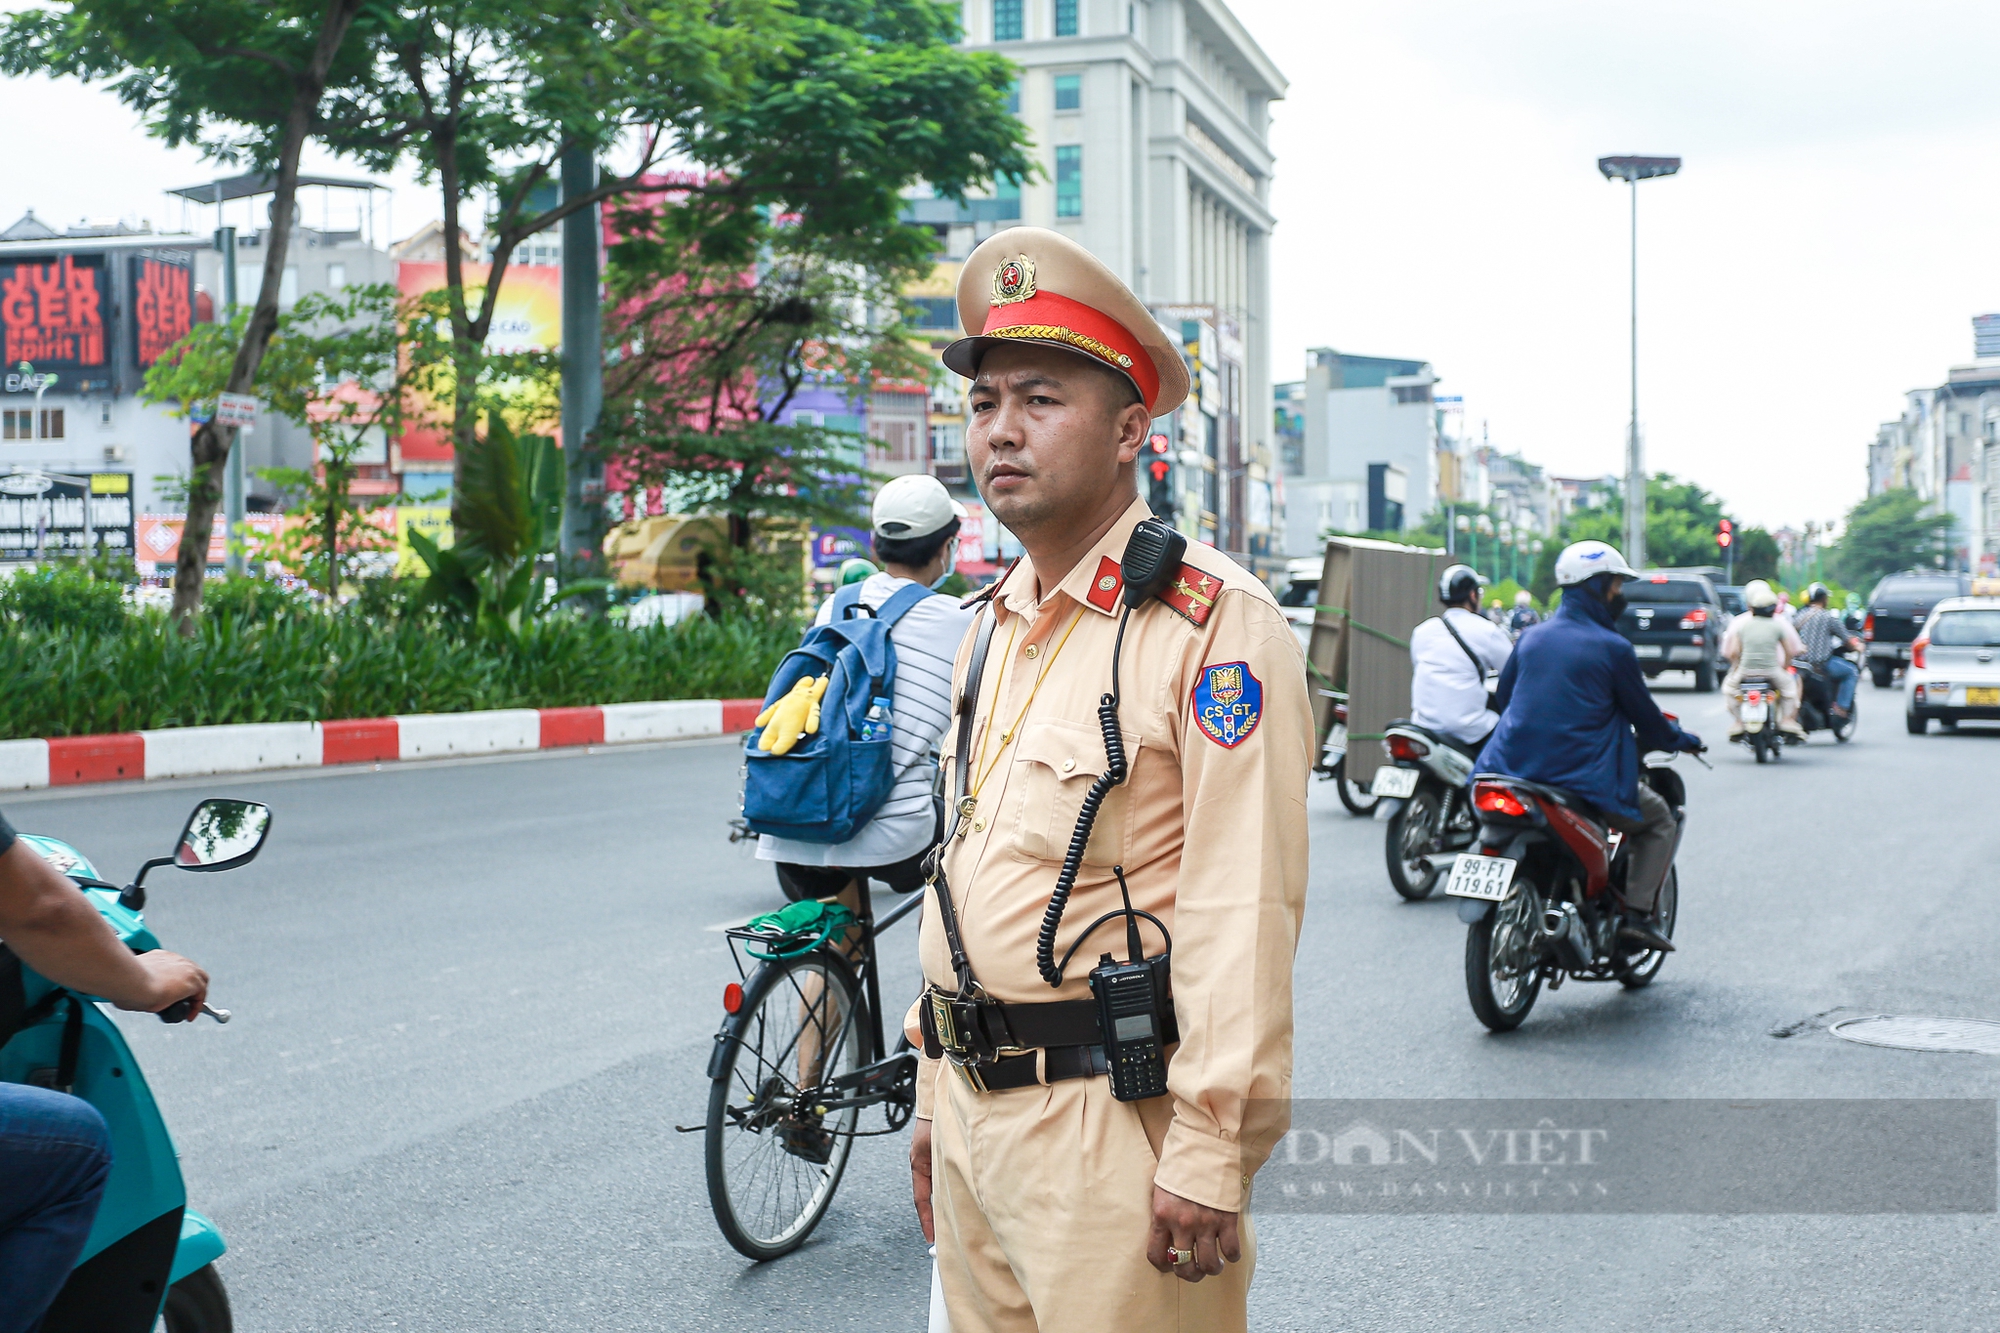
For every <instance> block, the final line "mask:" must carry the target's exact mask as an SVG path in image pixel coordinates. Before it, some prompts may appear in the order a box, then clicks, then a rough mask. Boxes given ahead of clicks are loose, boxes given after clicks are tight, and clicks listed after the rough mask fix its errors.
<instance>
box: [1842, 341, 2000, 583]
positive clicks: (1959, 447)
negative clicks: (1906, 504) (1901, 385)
mask: <svg viewBox="0 0 2000 1333" xmlns="http://www.w3.org/2000/svg"><path fill="white" fill-rule="evenodd" d="M1973 335H1974V351H1975V352H1976V353H1978V354H1979V358H1978V359H1977V360H1975V361H1974V362H1972V363H1971V364H1969V365H1961V366H1953V367H1952V368H1951V369H1950V371H1948V372H1947V373H1946V376H1945V382H1944V383H1943V384H1940V385H1937V386H1935V387H1933V388H1925V389H1912V390H1910V391H1909V392H1907V393H1906V394H1904V395H1903V413H1902V415H1901V416H1900V417H1898V418H1897V419H1896V420H1894V421H1888V422H1884V423H1883V424H1882V426H1881V427H1880V428H1879V429H1878V430H1877V431H1876V433H1875V439H1874V441H1873V442H1872V443H1871V444H1870V445H1869V447H1868V493H1869V494H1870V495H1879V494H1881V493H1882V492H1883V491H1886V490H1897V489H1908V490H1912V491H1915V492H1916V493H1917V495H1918V496H1919V497H1920V498H1921V499H1923V500H1924V501H1925V502H1926V503H1927V504H1928V506H1929V507H1930V508H1931V509H1932V510H1934V511H1936V512H1942V513H1948V514H1950V515H1951V516H1952V520H1953V522H1952V534H1951V538H1950V541H1949V542H1948V544H1947V550H1948V555H1947V563H1948V564H1949V565H1950V567H1951V568H1954V569H1962V570H1968V571H1971V572H1973V573H1987V574H1991V573H1995V572H2000V570H1997V569H1996V567H2000V358H1996V353H2000V324H1997V323H1996V321H1995V319H1994V317H1993V316H1990V315H1982V316H1978V317H1976V318H1975V319H1974V320H1973Z"/></svg>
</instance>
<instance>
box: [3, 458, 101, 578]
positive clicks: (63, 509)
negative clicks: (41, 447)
mask: <svg viewBox="0 0 2000 1333" xmlns="http://www.w3.org/2000/svg"><path fill="white" fill-rule="evenodd" d="M85 484H86V482H85V479H84V478H83V477H81V476H78V477H67V476H64V477H52V476H49V475H48V474H46V473H42V472H33V471H15V472H10V473H7V474H5V475H4V476H0V560H38V559H42V558H45V557H47V556H52V555H80V554H83V553H85V552H87V551H88V550H89V549H90V547H91V545H92V543H93V542H94V543H95V545H96V548H97V549H98V550H99V551H105V552H110V553H112V554H115V555H131V554H132V474H131V473H129V472H95V473H92V474H90V476H89V480H88V485H89V488H90V513H89V521H88V526H87V527H86V523H85V515H84V510H83V503H84V487H85Z"/></svg>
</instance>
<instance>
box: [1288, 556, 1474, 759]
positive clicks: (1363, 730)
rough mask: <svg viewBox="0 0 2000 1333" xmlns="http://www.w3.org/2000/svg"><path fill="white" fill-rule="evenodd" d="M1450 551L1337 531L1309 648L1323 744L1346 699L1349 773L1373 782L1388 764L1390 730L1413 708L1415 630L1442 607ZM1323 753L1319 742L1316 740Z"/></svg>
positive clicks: (1315, 721)
mask: <svg viewBox="0 0 2000 1333" xmlns="http://www.w3.org/2000/svg"><path fill="white" fill-rule="evenodd" d="M1451 561H1452V557H1451V556H1449V555H1446V554H1445V553H1444V552H1443V551H1438V550H1433V549H1431V548H1429V547H1424V546H1403V545H1400V544H1399V543H1396V542H1383V541H1373V540H1371V539H1369V538H1366V537H1332V538H1329V539H1328V540H1327V543H1326V562H1325V564H1324V565H1323V566H1322V568H1321V571H1320V583H1319V597H1318V610H1317V611H1316V613H1315V614H1314V616H1313V627H1312V638H1311V640H1310V642H1309V643H1308V645H1307V648H1306V663H1307V668H1308V675H1309V676H1310V678H1311V682H1312V685H1313V701H1312V702H1313V726H1314V730H1315V732H1316V733H1317V738H1318V746H1324V745H1325V744H1326V736H1327V732H1328V730H1329V729H1330V728H1331V727H1332V725H1333V706H1334V700H1333V699H1332V698H1330V697H1329V693H1330V692H1334V691H1338V692H1341V693H1345V694H1346V695H1347V696H1348V700H1347V711H1348V715H1347V728H1348V732H1347V739H1348V750H1347V777H1348V778H1349V779H1350V780H1351V781H1354V782H1359V783H1363V784H1365V783H1367V782H1369V781H1370V780H1371V779H1372V778H1373V777H1374V776H1375V770H1376V769H1377V768H1379V767H1380V766H1381V764H1382V746H1381V744H1380V742H1381V739H1382V734H1383V731H1384V729H1385V728H1386V727H1387V726H1388V724H1389V723H1390V722H1391V721H1392V720H1393V719H1395V718H1399V717H1407V716H1408V715H1409V710H1410V631H1411V630H1414V629H1415V628H1416V627H1417V626H1418V625H1419V624H1421V623H1423V622H1424V621H1425V620H1427V619H1429V618H1430V617H1431V616H1432V615H1434V614H1435V613H1436V611H1437V609H1438V608H1437V578H1438V575H1439V574H1441V573H1443V572H1444V568H1445V566H1446V565H1448V564H1450V563H1451ZM1314 752H1315V753H1318V747H1317V746H1316V747H1315V751H1314Z"/></svg>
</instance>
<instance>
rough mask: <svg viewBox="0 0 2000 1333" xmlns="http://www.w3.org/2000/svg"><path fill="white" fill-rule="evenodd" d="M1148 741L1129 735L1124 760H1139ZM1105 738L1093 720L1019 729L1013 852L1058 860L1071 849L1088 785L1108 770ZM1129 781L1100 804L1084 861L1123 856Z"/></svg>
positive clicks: (1128, 835)
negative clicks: (1019, 740)
mask: <svg viewBox="0 0 2000 1333" xmlns="http://www.w3.org/2000/svg"><path fill="white" fill-rule="evenodd" d="M1144 743H1145V742H1144V740H1143V739H1142V738H1140V737H1138V736H1134V735H1132V734H1131V733H1129V732H1128V733H1126V736H1125V760H1126V763H1127V764H1128V765H1136V764H1137V761H1138V758H1139V750H1140V747H1141V746H1142V745H1144ZM1104 762H1105V761H1104V737H1103V735H1102V734H1101V733H1100V732H1099V731H1098V729H1097V727H1096V726H1095V725H1094V724H1093V725H1085V724H1083V723H1080V722H1037V723H1035V724H1034V725H1033V726H1030V727H1028V728H1027V729H1026V730H1025V731H1023V732H1022V733H1021V742H1020V745H1019V747H1018V748H1017V749H1016V751H1015V755H1014V777H1013V783H1012V785H1013V787H1014V793H1013V797H1012V804H1013V806H1014V811H1013V814H1014V821H1013V826H1014V835H1013V846H1012V850H1013V852H1014V854H1015V855H1017V856H1020V857H1023V858H1025V859H1027V860H1031V861H1056V862H1060V861H1061V860H1062V859H1063V856H1064V855H1065V854H1066V853H1067V852H1068V851H1069V840H1070V836H1071V835H1072V834H1073V833H1075V832H1076V819H1077V816H1078V815H1079V814H1081V813H1082V811H1083V798H1084V796H1085V795H1087V794H1088V793H1089V791H1090V784H1091V783H1093V782H1095V781H1097V779H1098V776H1099V775H1100V774H1102V773H1103V772H1104ZM1131 815H1132V803H1131V791H1130V783H1129V780H1128V781H1127V783H1125V784H1121V785H1119V786H1116V787H1113V788H1112V789H1111V791H1110V792H1109V794H1107V795H1106V796H1105V798H1104V804H1103V805H1101V806H1099V807H1098V810H1097V822H1096V823H1095V824H1094V825H1092V826H1091V831H1090V842H1089V843H1088V844H1086V845H1085V847H1084V853H1083V863H1084V864H1085V865H1087V866H1109V865H1116V864H1118V863H1119V862H1120V861H1121V860H1123V859H1125V856H1126V853H1127V851H1128V849H1129V848H1130V846H1131V839H1132V827H1131V823H1132V819H1131Z"/></svg>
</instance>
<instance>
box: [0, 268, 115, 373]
mask: <svg viewBox="0 0 2000 1333" xmlns="http://www.w3.org/2000/svg"><path fill="white" fill-rule="evenodd" d="M109 296H110V292H109V291H108V290H106V287H105V274H104V256H103V255H63V256H62V257H61V258H59V259H57V260H56V261H55V262H54V263H52V264H34V263H29V264H0V332H4V337H0V342H4V344H5V362H6V364H7V365H8V366H10V367H11V366H16V365H19V364H20V363H21V362H23V361H28V362H32V363H33V364H34V367H35V369H36V370H37V371H38V372H43V371H56V370H66V369H67V370H80V369H84V368H86V367H94V366H105V365H109V364H110V355H109V351H110V349H109V348H108V346H107V345H106V338H105V325H106V316H107V315H108V314H109V313H110V312H109V310H108V308H107V307H108V306H109V304H110V302H109V300H108V299H107V298H108V297H109Z"/></svg>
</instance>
